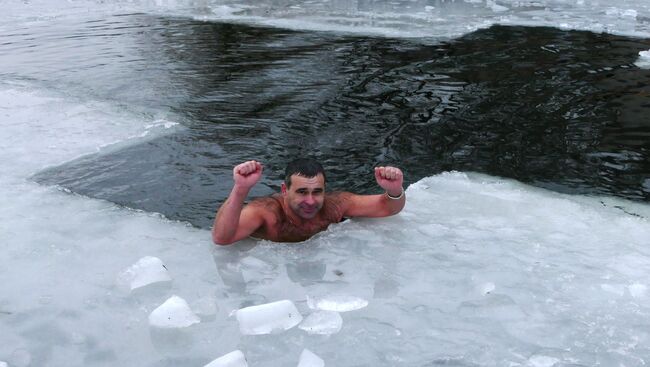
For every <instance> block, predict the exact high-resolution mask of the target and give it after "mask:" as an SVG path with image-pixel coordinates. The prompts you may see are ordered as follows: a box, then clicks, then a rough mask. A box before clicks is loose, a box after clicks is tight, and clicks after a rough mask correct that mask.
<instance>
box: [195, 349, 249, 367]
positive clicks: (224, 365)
mask: <svg viewBox="0 0 650 367" xmlns="http://www.w3.org/2000/svg"><path fill="white" fill-rule="evenodd" d="M203 367H248V364H247V363H246V357H244V353H242V351H241V350H236V351H234V352H230V353H228V354H225V355H223V356H221V357H219V358H217V359H215V360H214V361H212V362H210V363H208V364H206V365H205V366H203Z"/></svg>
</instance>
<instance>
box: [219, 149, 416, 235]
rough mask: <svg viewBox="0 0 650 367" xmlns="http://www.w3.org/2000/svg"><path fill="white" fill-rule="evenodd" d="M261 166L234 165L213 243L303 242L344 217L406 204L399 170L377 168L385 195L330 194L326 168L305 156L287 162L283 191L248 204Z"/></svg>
mask: <svg viewBox="0 0 650 367" xmlns="http://www.w3.org/2000/svg"><path fill="white" fill-rule="evenodd" d="M262 170H263V168H262V164H261V163H259V162H257V161H248V162H244V163H242V164H239V165H237V166H235V168H234V169H233V178H234V180H235V184H234V186H233V188H232V191H231V192H230V196H229V197H228V199H227V200H226V202H224V203H223V205H221V208H219V211H218V212H217V217H216V218H215V220H214V226H213V228H212V240H213V241H214V243H216V244H218V245H229V244H231V243H233V242H237V241H239V240H242V239H244V238H246V237H248V236H253V237H257V238H263V239H267V240H271V241H276V242H298V241H304V240H306V239H308V238H310V237H311V236H313V235H314V234H316V233H318V232H321V231H323V230H325V229H326V228H327V227H328V226H329V225H330V224H331V223H338V222H340V221H342V220H343V219H344V218H350V217H386V216H389V215H393V214H397V213H399V212H400V211H401V210H402V208H404V204H405V203H406V198H405V195H404V189H403V188H402V182H403V175H402V171H401V170H400V169H399V168H396V167H388V166H387V167H377V168H375V179H376V180H377V184H379V186H381V187H382V188H383V189H384V190H385V192H384V193H383V194H379V195H356V194H353V193H350V192H332V193H326V192H325V171H324V170H323V167H322V166H321V165H320V163H318V162H317V161H315V160H313V159H309V158H301V159H296V160H294V161H292V162H291V163H289V165H287V169H286V171H285V179H284V182H283V183H282V192H281V193H280V194H274V195H272V196H269V197H265V198H258V199H255V200H253V201H252V202H251V203H249V204H248V205H245V206H244V200H245V199H246V197H247V196H248V193H249V191H250V189H251V188H252V187H253V186H255V184H256V183H257V182H258V181H259V180H260V178H261V177H262Z"/></svg>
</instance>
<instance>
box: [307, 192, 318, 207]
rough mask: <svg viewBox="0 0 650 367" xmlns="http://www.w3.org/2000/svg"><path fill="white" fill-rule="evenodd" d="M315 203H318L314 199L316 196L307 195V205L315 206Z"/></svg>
mask: <svg viewBox="0 0 650 367" xmlns="http://www.w3.org/2000/svg"><path fill="white" fill-rule="evenodd" d="M315 202H316V200H315V199H314V195H312V194H307V198H305V203H307V204H309V205H313V204H314V203H315Z"/></svg>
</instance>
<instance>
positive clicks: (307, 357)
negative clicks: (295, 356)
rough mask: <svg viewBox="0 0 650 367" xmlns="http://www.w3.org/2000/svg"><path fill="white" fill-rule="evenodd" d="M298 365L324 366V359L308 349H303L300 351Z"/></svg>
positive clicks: (304, 366)
mask: <svg viewBox="0 0 650 367" xmlns="http://www.w3.org/2000/svg"><path fill="white" fill-rule="evenodd" d="M298 367H325V361H323V359H322V358H321V357H319V356H317V355H316V354H314V353H313V352H312V351H310V350H309V349H304V350H303V351H302V353H300V360H299V361H298Z"/></svg>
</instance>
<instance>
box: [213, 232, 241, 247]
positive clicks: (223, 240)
mask: <svg viewBox="0 0 650 367" xmlns="http://www.w3.org/2000/svg"><path fill="white" fill-rule="evenodd" d="M212 242H214V244H215V245H219V246H227V245H232V244H233V243H235V242H236V241H234V240H233V239H232V238H228V237H224V236H221V235H219V234H217V233H215V232H214V231H212Z"/></svg>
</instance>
